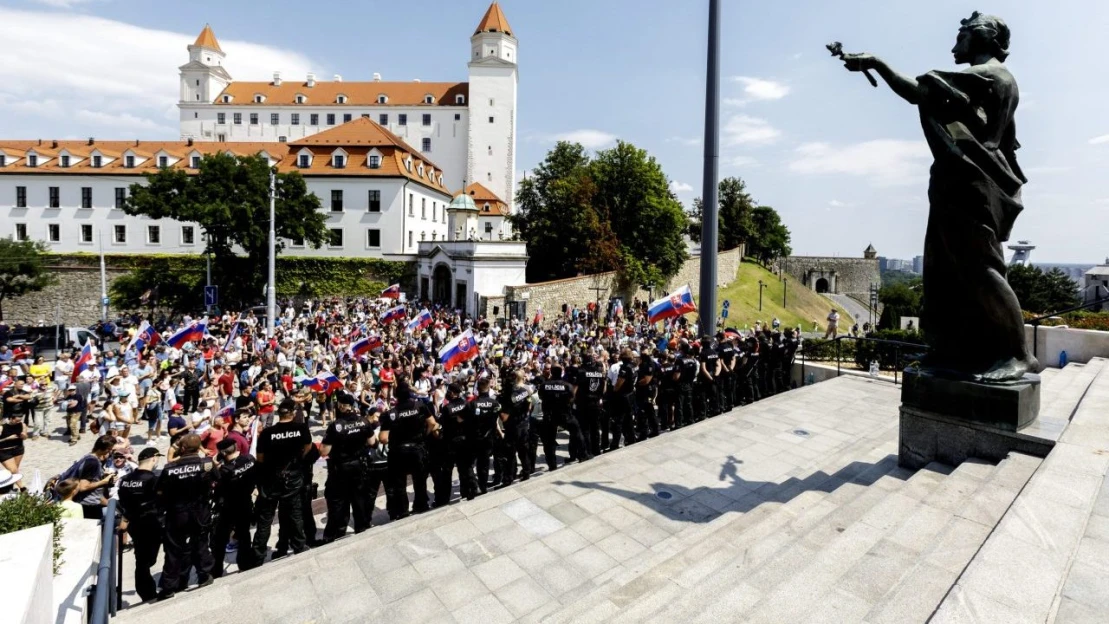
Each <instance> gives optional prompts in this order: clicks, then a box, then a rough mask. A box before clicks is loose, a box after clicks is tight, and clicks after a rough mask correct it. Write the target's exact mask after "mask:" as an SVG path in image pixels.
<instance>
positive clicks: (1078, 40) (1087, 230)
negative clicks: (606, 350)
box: [0, 0, 1109, 262]
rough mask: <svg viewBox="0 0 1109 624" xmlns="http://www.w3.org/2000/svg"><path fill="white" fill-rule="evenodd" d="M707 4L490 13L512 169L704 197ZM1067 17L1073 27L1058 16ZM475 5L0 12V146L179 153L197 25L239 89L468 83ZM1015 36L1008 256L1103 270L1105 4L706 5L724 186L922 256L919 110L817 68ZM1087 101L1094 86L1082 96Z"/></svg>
mask: <svg viewBox="0 0 1109 624" xmlns="http://www.w3.org/2000/svg"><path fill="white" fill-rule="evenodd" d="M707 4H708V2H707V0H682V1H681V2H674V1H672V0H671V1H665V0H557V1H555V0H503V1H502V2H501V5H502V7H503V8H504V11H505V14H506V15H507V17H508V19H509V21H510V22H511V24H512V27H513V28H514V30H515V31H516V35H517V37H518V38H519V40H520V60H521V65H520V103H519V109H520V110H519V117H518V118H519V132H520V140H519V144H518V150H519V160H518V167H519V168H520V169H521V170H526V169H529V168H531V167H532V166H534V164H535V163H537V162H538V161H540V160H541V159H542V158H543V156H544V154H545V153H546V150H547V149H549V147H550V146H551V144H552V142H553V141H554V140H556V139H557V138H559V137H571V138H580V139H583V140H584V142H585V143H587V145H588V146H589V147H592V148H601V147H605V146H607V145H609V144H611V141H612V140H614V139H615V138H616V137H619V138H620V139H623V140H627V141H630V142H632V143H634V144H636V145H638V146H640V147H643V148H646V149H647V150H649V151H650V152H651V153H652V154H653V155H655V156H656V157H657V158H658V159H659V160H660V162H661V163H662V165H663V168H664V170H665V171H666V173H667V175H668V176H669V177H670V178H671V180H672V181H673V182H672V186H673V188H674V189H675V190H676V191H677V193H678V195H679V197H681V199H682V200H683V201H684V202H685V203H687V204H689V203H690V202H691V200H692V198H693V197H695V196H698V195H700V192H701V189H700V187H701V163H702V152H703V148H702V145H701V137H702V134H703V115H704V96H703V89H704V64H705V41H704V32H705V26H706V20H707ZM1063 5H1065V6H1066V7H1067V9H1068V10H1066V11H1063V10H1059V8H1058V7H1059V6H1063ZM487 6H488V2H487V0H428V1H426V2H423V3H418V4H413V3H407V2H405V3H401V2H383V1H377V0H363V1H360V2H335V1H328V0H316V1H314V2H311V3H304V2H289V1H287V0H270V1H268V2H265V3H261V2H244V1H241V0H236V1H234V2H215V1H208V0H193V1H190V2H170V1H161V2H150V1H147V2H143V1H140V0H0V41H4V42H5V44H4V45H3V46H0V111H3V114H2V115H0V136H2V137H10V138H76V137H84V136H89V135H95V136H99V137H103V138H120V139H124V138H132V137H135V138H148V139H157V138H174V137H175V135H176V112H175V109H174V103H175V102H176V99H177V94H178V92H177V66H178V65H180V64H183V63H184V62H185V60H186V59H187V53H186V51H185V49H184V48H185V45H186V44H187V43H190V42H191V40H192V39H193V38H195V36H196V34H197V33H198V32H199V31H200V29H201V28H202V27H203V25H204V24H205V23H206V22H209V23H211V24H212V27H213V29H214V30H215V32H216V35H217V36H218V37H219V39H220V41H221V43H222V44H223V46H224V48H225V50H226V51H227V52H228V58H227V61H226V67H227V68H228V70H229V71H230V72H231V74H232V76H233V77H235V78H237V79H243V80H265V79H268V78H269V77H270V75H271V74H272V72H273V70H275V69H280V70H282V71H283V74H284V75H285V76H286V77H287V78H288V77H291V76H299V75H302V74H304V73H305V72H307V71H315V72H316V73H317V74H318V75H319V76H320V77H321V78H324V77H330V76H331V75H332V74H334V73H339V74H342V75H343V76H344V79H346V80H368V79H369V78H370V77H371V75H372V74H373V72H380V73H381V74H383V76H384V77H385V79H386V80H409V79H413V78H420V79H423V80H465V79H466V61H467V59H468V52H469V36H470V34H471V33H472V32H473V28H474V26H475V25H476V24H477V22H478V20H479V19H480V17H481V15H482V13H483V12H484V11H485V9H486V7H487ZM974 9H979V10H982V11H985V12H992V13H996V14H998V15H1001V16H1002V17H1003V18H1005V20H1006V21H1007V22H1008V23H1009V25H1010V28H1011V29H1012V31H1013V44H1012V56H1011V57H1010V59H1009V62H1008V64H1009V65H1010V67H1011V69H1012V70H1013V72H1014V73H1015V74H1016V77H1017V80H1018V82H1019V83H1020V86H1021V90H1022V101H1021V108H1020V110H1019V111H1018V113H1017V124H1018V126H1017V127H1018V137H1019V139H1020V141H1021V143H1022V144H1023V145H1024V148H1023V149H1022V150H1021V152H1020V154H1019V155H1020V158H1021V164H1022V166H1023V167H1024V169H1025V171H1026V173H1027V174H1028V176H1029V178H1030V183H1029V184H1028V185H1027V186H1026V187H1025V206H1026V208H1025V213H1024V214H1023V215H1022V216H1021V218H1020V219H1019V220H1018V221H1017V225H1016V229H1015V231H1014V238H1022V239H1023V238H1027V239H1031V240H1032V241H1033V242H1034V243H1035V244H1037V245H1038V249H1037V251H1036V252H1035V253H1034V258H1035V259H1036V260H1038V261H1041V262H1044V261H1055V262H1098V261H1101V260H1103V259H1104V258H1105V257H1106V255H1109V235H1107V223H1109V184H1107V182H1106V176H1105V173H1104V172H1105V171H1106V166H1107V165H1109V116H1107V115H1106V114H1105V112H1104V111H1105V101H1106V99H1107V96H1109V86H1107V85H1106V82H1105V81H1104V79H1103V75H1104V68H1103V66H1102V59H1105V58H1109V43H1107V38H1106V37H1105V36H1104V33H1105V32H1109V3H1107V2H1103V1H1097V0H1072V1H1070V2H1066V3H1063V4H1060V3H1050V2H1043V1H1042V0H1011V1H1004V2H996V6H984V5H980V4H977V3H967V2H960V1H955V0H932V1H931V2H927V3H924V2H918V1H915V0H884V1H880V0H845V1H844V2H839V3H829V2H822V1H819V0H794V1H788V2H777V3H762V2H753V1H751V0H723V33H724V40H723V51H722V55H723V58H722V68H721V70H722V71H721V74H722V78H721V80H722V82H721V85H722V89H721V94H722V97H723V98H725V105H724V107H723V109H722V114H721V124H722V129H723V132H722V134H721V146H722V147H721V168H720V172H721V175H722V176H725V175H739V176H741V177H742V178H744V179H745V180H746V181H747V183H748V187H749V189H750V191H751V192H752V194H753V195H754V196H755V198H756V199H757V200H758V201H760V202H761V203H763V204H767V205H771V206H774V207H775V208H777V209H778V210H779V211H780V212H781V213H782V215H783V218H784V219H785V221H786V223H787V225H788V226H789V227H790V229H791V230H792V232H793V247H794V251H795V253H798V254H812V255H825V254H828V255H830V254H837V255H859V254H860V253H861V251H862V249H863V248H864V247H866V245H867V244H868V243H871V242H872V243H873V244H874V246H875V247H876V248H877V249H878V251H879V253H881V254H882V255H888V256H892V257H911V256H913V255H916V254H918V253H920V249H921V247H922V240H923V235H924V227H925V223H926V220H927V208H928V206H927V200H926V188H927V168H928V165H929V163H930V158H929V156H928V153H927V150H926V148H925V147H924V144H923V141H922V140H921V133H920V128H919V124H918V121H917V117H916V112H915V110H914V109H913V108H912V107H910V106H908V105H907V104H905V103H903V102H902V101H901V100H899V99H898V98H896V96H894V95H893V94H892V93H890V92H889V90H888V89H886V88H885V87H884V86H883V87H881V88H879V89H872V88H871V87H870V86H869V85H868V84H867V83H866V81H865V79H864V78H863V77H862V76H859V75H855V74H849V73H847V72H846V71H844V70H843V69H842V68H841V66H840V65H839V64H838V63H836V62H834V61H833V60H832V59H830V58H829V57H828V56H827V53H826V52H825V51H824V44H825V43H827V42H828V41H831V40H833V39H838V40H841V41H843V43H844V47H845V48H846V49H847V50H848V51H868V52H873V53H875V54H878V55H880V56H882V57H883V58H885V59H886V60H888V61H889V62H890V63H891V64H893V65H894V66H895V67H897V68H898V69H900V70H901V71H903V72H905V73H909V74H913V75H916V74H920V73H923V72H924V71H927V70H929V69H934V68H944V69H951V68H952V62H951V55H950V54H949V50H950V48H951V45H952V44H953V42H954V38H955V34H956V31H957V29H958V25H959V19H960V18H963V17H966V16H967V15H969V13H970V12H971V11H972V10H974ZM1086 83H1091V84H1086Z"/></svg>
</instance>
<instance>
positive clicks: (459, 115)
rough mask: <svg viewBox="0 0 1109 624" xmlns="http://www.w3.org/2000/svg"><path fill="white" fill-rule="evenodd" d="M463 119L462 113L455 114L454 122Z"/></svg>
mask: <svg viewBox="0 0 1109 624" xmlns="http://www.w3.org/2000/svg"><path fill="white" fill-rule="evenodd" d="M461 119H462V113H455V114H454V120H455V121H460V120H461Z"/></svg>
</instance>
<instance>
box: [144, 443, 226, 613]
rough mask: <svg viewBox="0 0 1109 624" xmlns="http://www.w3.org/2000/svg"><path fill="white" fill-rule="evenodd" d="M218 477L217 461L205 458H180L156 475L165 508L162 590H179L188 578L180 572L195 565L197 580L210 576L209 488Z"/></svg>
mask: <svg viewBox="0 0 1109 624" xmlns="http://www.w3.org/2000/svg"><path fill="white" fill-rule="evenodd" d="M218 480H219V471H218V470H216V464H215V462H213V461H212V460H211V459H209V458H207V457H196V456H190V457H182V458H180V459H177V460H175V461H172V462H170V463H168V464H166V467H165V468H163V469H162V475H161V476H160V477H159V478H158V484H157V488H158V493H159V496H160V499H161V503H162V506H163V507H164V508H165V510H166V527H165V528H166V530H165V547H166V551H165V555H166V556H165V561H164V562H163V565H162V578H161V585H162V591H163V592H165V593H172V592H175V591H177V590H179V589H182V588H183V587H184V585H185V584H186V583H187V582H188V577H182V572H184V571H186V570H188V569H189V566H190V565H191V566H193V567H195V568H196V575H197V580H198V581H199V582H201V583H204V582H206V581H207V580H208V579H209V577H211V575H212V566H213V565H214V560H213V559H212V551H211V550H210V549H209V542H208V540H209V538H210V537H211V535H210V531H211V529H212V488H213V486H214V485H215V483H216V481H218Z"/></svg>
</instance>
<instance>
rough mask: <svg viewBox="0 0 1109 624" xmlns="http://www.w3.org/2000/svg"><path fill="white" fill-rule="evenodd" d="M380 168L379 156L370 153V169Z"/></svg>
mask: <svg viewBox="0 0 1109 624" xmlns="http://www.w3.org/2000/svg"><path fill="white" fill-rule="evenodd" d="M380 168H381V156H378V155H377V154H370V169H380Z"/></svg>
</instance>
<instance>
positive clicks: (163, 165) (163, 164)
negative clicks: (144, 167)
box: [158, 156, 169, 169]
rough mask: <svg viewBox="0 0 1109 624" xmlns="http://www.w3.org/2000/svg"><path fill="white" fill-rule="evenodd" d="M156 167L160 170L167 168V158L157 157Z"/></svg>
mask: <svg viewBox="0 0 1109 624" xmlns="http://www.w3.org/2000/svg"><path fill="white" fill-rule="evenodd" d="M158 166H159V167H160V168H162V169H165V168H166V167H168V166H169V157H167V156H159V157H158Z"/></svg>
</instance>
